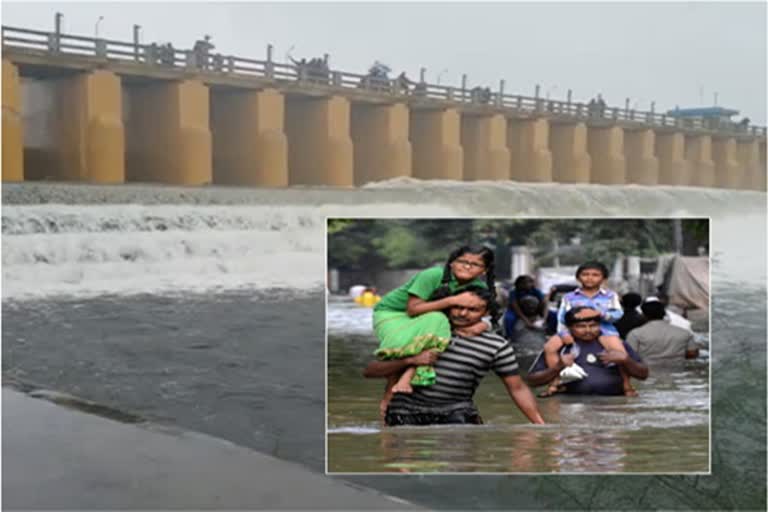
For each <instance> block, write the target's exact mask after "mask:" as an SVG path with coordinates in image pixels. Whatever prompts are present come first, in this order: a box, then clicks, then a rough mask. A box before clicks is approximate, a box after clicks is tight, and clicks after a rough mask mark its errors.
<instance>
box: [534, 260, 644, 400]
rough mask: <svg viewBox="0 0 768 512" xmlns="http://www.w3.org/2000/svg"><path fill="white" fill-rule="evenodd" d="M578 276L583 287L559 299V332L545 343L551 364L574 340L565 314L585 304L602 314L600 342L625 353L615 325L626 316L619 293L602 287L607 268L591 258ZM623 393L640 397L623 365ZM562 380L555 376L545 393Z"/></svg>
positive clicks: (554, 387) (548, 394)
mask: <svg viewBox="0 0 768 512" xmlns="http://www.w3.org/2000/svg"><path fill="white" fill-rule="evenodd" d="M576 279H577V280H578V281H579V283H580V284H581V287H579V288H577V289H575V290H574V291H572V292H570V293H568V294H566V295H565V297H563V300H562V302H560V308H559V309H558V311H557V334H555V335H554V336H552V337H551V338H549V339H548V340H547V342H546V343H545V344H544V358H545V359H546V361H547V366H548V367H550V368H551V367H554V366H556V365H557V363H558V361H559V359H560V356H559V352H560V349H561V348H562V346H563V345H570V344H572V343H573V338H572V337H571V334H570V332H568V328H567V327H566V326H565V314H566V313H567V312H568V311H569V310H570V309H572V308H575V307H577V306H584V307H588V308H591V309H594V310H595V311H597V312H599V313H600V316H601V320H600V338H599V341H600V344H601V345H602V346H603V348H605V349H606V350H618V351H619V352H623V353H625V354H626V350H624V344H623V342H622V341H621V338H619V331H618V330H617V329H616V327H614V326H613V322H616V321H617V320H619V319H620V318H621V317H622V316H623V315H624V310H622V309H621V302H620V301H619V296H618V295H617V294H616V292H614V291H611V290H607V289H605V288H603V283H604V282H605V280H606V279H608V269H607V268H606V266H605V265H603V264H602V263H600V262H599V261H589V262H587V263H584V264H582V265H580V266H579V268H578V269H576ZM620 370H621V378H622V384H623V387H624V394H625V395H626V396H637V391H635V389H634V388H633V387H632V383H631V382H630V381H629V375H627V374H626V372H625V371H624V369H623V368H621V367H620ZM559 384H560V380H559V379H558V378H556V379H555V380H554V381H553V382H552V383H551V384H550V386H549V388H548V389H547V391H546V392H545V393H544V394H543V395H542V396H550V395H552V394H553V393H556V392H557V390H558V386H559Z"/></svg>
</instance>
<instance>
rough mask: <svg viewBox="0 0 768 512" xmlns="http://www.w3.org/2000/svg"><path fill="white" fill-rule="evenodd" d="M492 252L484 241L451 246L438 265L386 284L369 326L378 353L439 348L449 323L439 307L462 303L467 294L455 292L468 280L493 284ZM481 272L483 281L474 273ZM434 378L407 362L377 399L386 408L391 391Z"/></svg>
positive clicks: (392, 355)
mask: <svg viewBox="0 0 768 512" xmlns="http://www.w3.org/2000/svg"><path fill="white" fill-rule="evenodd" d="M493 264H494V257H493V251H491V250H490V249H488V248H487V247H470V246H467V245H465V246H462V247H459V248H458V249H456V250H455V251H453V252H452V253H451V254H450V256H449V257H448V261H447V262H446V264H445V266H444V267H432V268H428V269H426V270H423V271H421V272H419V273H418V274H416V275H415V276H413V277H412V278H411V279H410V280H408V282H407V283H405V284H404V285H402V286H400V287H399V288H396V289H395V290H392V291H391V292H389V293H388V294H386V295H385V296H384V297H382V299H381V301H380V302H379V303H378V304H377V305H376V307H375V308H374V309H373V330H374V332H375V333H376V337H377V338H378V339H379V348H378V349H377V350H376V351H375V352H374V354H375V355H376V357H378V358H379V359H403V358H408V357H411V356H415V355H417V354H419V353H421V352H423V351H424V350H430V349H431V350H436V351H439V352H442V351H443V350H445V349H446V348H447V347H448V343H449V342H450V339H451V325H450V323H449V322H448V317H447V316H446V315H445V314H444V313H443V310H445V309H447V308H450V307H452V306H464V305H468V302H469V301H471V298H472V297H473V295H472V294H471V293H458V292H461V290H462V289H464V288H466V287H468V286H470V285H474V286H481V287H484V288H488V289H489V290H494V289H495V288H494V286H495V285H494V280H495V274H494V267H493ZM482 275H485V281H482V280H480V279H479V278H480V276H482ZM489 310H490V312H491V318H492V322H493V324H494V325H495V324H496V321H497V319H498V317H499V311H498V310H499V306H498V304H496V301H495V300H493V301H492V303H491V304H490V305H489ZM487 328H488V326H487V324H485V323H484V322H479V323H478V324H475V325H474V326H472V327H471V328H470V329H469V330H470V332H473V333H474V334H480V333H482V332H483V331H485V330H486V329H487ZM434 382H435V370H434V369H433V368H432V367H431V366H410V367H409V368H408V369H406V370H405V371H404V372H403V374H402V375H401V376H399V377H398V376H394V377H390V378H389V379H388V380H387V387H386V390H385V392H384V399H383V400H382V401H381V406H380V409H381V410H380V412H381V414H382V415H383V414H384V413H385V412H386V409H387V405H388V404H389V400H390V398H391V397H392V394H393V393H411V392H412V391H413V388H412V387H411V386H430V385H432V384H434Z"/></svg>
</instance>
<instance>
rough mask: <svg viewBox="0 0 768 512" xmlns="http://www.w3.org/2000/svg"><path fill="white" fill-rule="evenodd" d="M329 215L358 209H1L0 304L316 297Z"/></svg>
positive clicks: (382, 210) (384, 210)
mask: <svg viewBox="0 0 768 512" xmlns="http://www.w3.org/2000/svg"><path fill="white" fill-rule="evenodd" d="M393 208H396V209H398V210H399V211H402V207H398V206H397V205H393V206H391V207H390V206H378V207H373V208H366V212H367V213H368V214H374V215H375V214H377V212H379V213H378V214H379V215H387V214H391V212H392V211H393ZM437 210H438V211H439V212H444V213H445V212H447V210H444V209H440V208H438V209H437ZM431 211H434V209H433V210H431ZM331 214H333V215H339V216H356V215H359V209H358V208H350V207H344V206H337V207H334V208H327V207H323V206H309V207H303V206H298V205H295V206H285V207H280V206H264V207H261V206H243V205H238V206H232V205H230V206H202V205H81V206H77V205H12V206H5V207H4V208H3V216H2V221H3V285H4V286H3V298H7V299H14V300H20V299H36V298H40V297H50V296H78V297H90V296H97V295H103V294H117V295H125V294H140V293H161V294H168V293H178V292H180V291H185V292H205V291H216V290H219V291H222V290H239V289H257V290H265V289H273V288H287V289H296V290H313V289H320V288H322V286H323V283H324V280H325V271H324V268H323V257H322V253H323V247H324V243H325V242H324V235H325V218H326V216H328V215H331Z"/></svg>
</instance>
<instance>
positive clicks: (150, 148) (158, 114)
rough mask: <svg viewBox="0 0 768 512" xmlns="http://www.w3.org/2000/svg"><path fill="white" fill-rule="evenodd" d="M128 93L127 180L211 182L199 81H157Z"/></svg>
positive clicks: (205, 101)
mask: <svg viewBox="0 0 768 512" xmlns="http://www.w3.org/2000/svg"><path fill="white" fill-rule="evenodd" d="M129 95H130V101H129V104H130V109H129V110H130V114H129V118H128V120H127V125H128V130H127V132H128V136H127V146H128V156H127V161H128V167H127V173H126V174H127V177H128V180H129V181H148V182H161V183H169V184H173V185H205V184H209V183H211V182H212V180H213V169H212V156H211V132H210V130H209V112H210V105H209V96H208V87H206V86H205V85H203V83H202V82H200V81H198V80H184V81H178V82H156V83H151V84H147V85H142V86H139V87H133V88H131V90H130V92H129Z"/></svg>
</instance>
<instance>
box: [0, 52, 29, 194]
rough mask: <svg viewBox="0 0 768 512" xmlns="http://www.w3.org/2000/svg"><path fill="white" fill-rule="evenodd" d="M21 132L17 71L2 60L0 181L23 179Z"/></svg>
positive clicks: (19, 92)
mask: <svg viewBox="0 0 768 512" xmlns="http://www.w3.org/2000/svg"><path fill="white" fill-rule="evenodd" d="M23 130H24V128H23V126H22V122H21V80H20V79H19V70H18V68H17V67H16V66H15V65H14V64H12V63H11V61H9V60H6V59H3V160H2V165H3V167H2V181H22V180H23V179H24V131H23Z"/></svg>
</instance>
